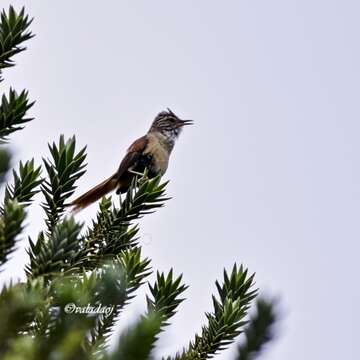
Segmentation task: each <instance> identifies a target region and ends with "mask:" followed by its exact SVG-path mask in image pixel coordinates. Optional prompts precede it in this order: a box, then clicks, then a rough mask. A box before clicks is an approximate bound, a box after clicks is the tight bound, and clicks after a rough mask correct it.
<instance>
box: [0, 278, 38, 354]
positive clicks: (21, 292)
mask: <svg viewBox="0 0 360 360" xmlns="http://www.w3.org/2000/svg"><path fill="white" fill-rule="evenodd" d="M41 295H42V294H41V291H39V287H37V286H36V285H33V286H27V285H26V284H21V283H19V284H10V285H9V286H4V287H3V288H2V290H1V292H0V318H1V323H0V357H1V358H2V359H3V358H4V355H5V354H7V351H8V350H9V348H10V347H11V344H12V342H13V341H14V339H15V338H17V337H18V336H19V334H21V333H26V332H27V331H29V329H30V324H31V322H32V321H33V319H34V318H35V316H36V313H37V311H38V309H39V308H41V307H42V305H43V301H44V300H43V299H42V296H41Z"/></svg>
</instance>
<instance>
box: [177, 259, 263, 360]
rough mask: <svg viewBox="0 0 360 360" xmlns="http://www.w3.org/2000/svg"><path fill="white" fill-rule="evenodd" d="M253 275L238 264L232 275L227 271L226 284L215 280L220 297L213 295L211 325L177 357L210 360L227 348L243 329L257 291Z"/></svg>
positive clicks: (183, 359) (209, 317)
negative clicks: (249, 274) (209, 359)
mask: <svg viewBox="0 0 360 360" xmlns="http://www.w3.org/2000/svg"><path fill="white" fill-rule="evenodd" d="M253 279H254V275H251V276H248V270H247V269H244V268H243V266H242V265H241V266H240V267H239V268H238V267H237V265H236V264H235V265H234V267H233V269H232V272H231V274H230V276H228V273H227V272H226V270H224V280H223V284H222V285H220V283H219V282H218V281H216V283H215V285H216V288H217V290H218V296H219V298H216V297H215V296H214V295H213V297H212V298H213V305H214V309H213V312H211V313H207V314H206V317H207V319H208V324H207V325H205V326H203V327H202V332H201V335H196V336H195V340H194V341H192V342H190V344H189V347H188V349H186V350H184V351H183V353H182V354H179V355H177V356H176V359H182V360H185V359H208V358H212V357H213V356H214V354H216V353H217V352H218V351H220V350H223V349H225V348H226V347H227V346H228V345H229V344H231V343H232V342H233V341H234V339H235V337H236V336H237V335H239V334H240V333H241V331H242V327H243V326H244V325H245V324H246V321H245V320H244V318H245V316H246V314H247V311H248V309H249V307H250V303H251V301H252V300H253V299H254V298H255V297H256V295H257V290H256V289H255V290H254V289H252V287H253Z"/></svg>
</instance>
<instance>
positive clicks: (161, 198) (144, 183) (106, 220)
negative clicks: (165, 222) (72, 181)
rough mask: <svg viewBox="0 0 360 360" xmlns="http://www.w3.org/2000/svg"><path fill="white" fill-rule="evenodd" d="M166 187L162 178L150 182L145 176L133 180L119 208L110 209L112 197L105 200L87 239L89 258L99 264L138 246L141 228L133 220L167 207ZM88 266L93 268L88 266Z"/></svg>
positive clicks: (86, 249) (86, 250)
mask: <svg viewBox="0 0 360 360" xmlns="http://www.w3.org/2000/svg"><path fill="white" fill-rule="evenodd" d="M139 183H140V184H141V185H140V186H138V184H139ZM166 185H167V182H164V183H162V184H161V183H160V177H159V176H158V177H155V178H154V179H148V178H147V176H146V174H145V175H144V176H143V177H142V178H141V179H134V181H133V182H132V184H131V186H130V188H129V190H128V192H127V193H126V196H125V199H124V200H123V201H122V202H121V206H120V207H119V208H118V207H115V206H114V207H113V208H111V200H110V198H104V199H103V200H102V202H101V203H100V208H99V212H98V214H97V219H96V221H93V224H92V227H91V228H89V229H88V233H87V236H86V240H85V252H86V254H87V255H88V257H87V259H88V260H89V259H90V260H91V261H92V262H93V263H94V262H95V263H96V262H97V261H99V260H100V259H103V258H104V257H105V258H107V257H113V256H116V255H117V254H119V253H120V252H121V251H122V250H125V249H127V248H131V247H134V246H136V245H137V241H136V240H137V239H136V235H137V233H138V227H137V225H135V226H132V224H133V221H134V220H137V219H140V218H141V217H143V216H144V215H146V214H150V213H151V212H153V211H154V210H155V209H158V208H161V207H162V206H164V203H165V201H166V200H168V199H169V198H167V197H165V187H166ZM91 249H94V251H93V250H91ZM81 255H82V254H81ZM89 266H93V265H91V263H89Z"/></svg>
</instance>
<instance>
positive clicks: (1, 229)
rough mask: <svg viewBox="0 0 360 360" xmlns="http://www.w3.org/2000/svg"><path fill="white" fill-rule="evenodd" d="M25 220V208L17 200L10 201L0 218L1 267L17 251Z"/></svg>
mask: <svg viewBox="0 0 360 360" xmlns="http://www.w3.org/2000/svg"><path fill="white" fill-rule="evenodd" d="M24 219H25V212H24V208H23V206H22V205H20V204H19V203H18V202H17V201H16V200H14V201H12V200H10V201H8V202H7V203H6V204H5V207H4V209H3V214H2V215H1V216H0V266H1V265H3V264H4V263H5V262H6V261H7V260H8V256H9V254H10V253H12V252H13V251H14V250H15V244H16V241H17V239H18V235H19V234H20V233H21V232H22V230H23V227H24V225H23V222H24Z"/></svg>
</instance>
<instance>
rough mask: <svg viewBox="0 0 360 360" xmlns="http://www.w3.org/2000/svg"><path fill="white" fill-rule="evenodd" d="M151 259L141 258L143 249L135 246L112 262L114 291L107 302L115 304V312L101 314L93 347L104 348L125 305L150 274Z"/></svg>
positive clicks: (95, 348)
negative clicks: (106, 314) (105, 314)
mask: <svg viewBox="0 0 360 360" xmlns="http://www.w3.org/2000/svg"><path fill="white" fill-rule="evenodd" d="M149 264H150V260H149V259H148V258H145V259H141V249H140V248H133V249H128V250H124V251H122V252H121V253H120V254H119V255H118V256H117V257H116V260H114V262H113V263H112V271H113V273H114V279H115V281H114V287H113V290H114V293H113V294H112V295H111V296H108V297H107V299H106V303H107V304H109V305H113V306H114V310H113V312H112V313H111V314H110V315H108V316H104V315H100V316H99V317H98V319H97V323H96V326H95V327H94V329H93V330H92V331H91V339H90V343H91V347H92V349H93V350H96V351H99V350H101V349H103V348H104V346H105V344H106V341H107V340H108V338H109V336H110V335H111V333H112V332H113V330H114V325H115V323H116V320H117V318H118V317H119V314H120V312H121V311H122V310H123V308H124V306H125V305H126V304H128V302H129V301H130V300H131V299H133V298H134V296H135V294H134V293H135V291H136V290H137V289H138V288H139V287H140V286H141V285H142V284H143V283H144V280H145V278H146V277H147V276H148V275H150V273H151V270H150V266H149Z"/></svg>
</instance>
